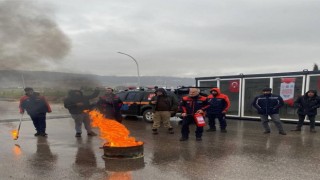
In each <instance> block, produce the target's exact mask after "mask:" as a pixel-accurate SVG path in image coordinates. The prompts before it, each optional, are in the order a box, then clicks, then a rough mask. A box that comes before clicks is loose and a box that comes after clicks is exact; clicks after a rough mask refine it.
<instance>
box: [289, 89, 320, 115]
mask: <svg viewBox="0 0 320 180" xmlns="http://www.w3.org/2000/svg"><path fill="white" fill-rule="evenodd" d="M308 92H309V91H308ZM308 92H306V93H305V94H304V95H303V96H300V97H298V99H297V100H296V101H295V102H294V105H295V107H298V111H297V113H298V114H299V115H309V116H315V115H317V108H319V107H320V98H319V96H318V95H317V92H315V94H314V96H313V97H308Z"/></svg>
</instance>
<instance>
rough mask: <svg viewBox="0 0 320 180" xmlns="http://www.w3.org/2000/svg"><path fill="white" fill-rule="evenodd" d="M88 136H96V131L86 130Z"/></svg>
mask: <svg viewBox="0 0 320 180" xmlns="http://www.w3.org/2000/svg"><path fill="white" fill-rule="evenodd" d="M87 135H88V136H96V135H97V133H95V132H93V131H91V132H88V134H87Z"/></svg>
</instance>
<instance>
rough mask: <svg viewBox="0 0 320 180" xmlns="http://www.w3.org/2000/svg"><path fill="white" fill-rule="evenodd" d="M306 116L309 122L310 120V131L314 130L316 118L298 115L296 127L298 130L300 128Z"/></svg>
mask: <svg viewBox="0 0 320 180" xmlns="http://www.w3.org/2000/svg"><path fill="white" fill-rule="evenodd" d="M306 116H308V118H309V120H310V129H314V128H315V123H316V122H315V119H316V116H315V115H314V116H309V115H300V114H299V122H298V125H297V127H298V128H301V127H302V126H303V122H304V119H305V117H306Z"/></svg>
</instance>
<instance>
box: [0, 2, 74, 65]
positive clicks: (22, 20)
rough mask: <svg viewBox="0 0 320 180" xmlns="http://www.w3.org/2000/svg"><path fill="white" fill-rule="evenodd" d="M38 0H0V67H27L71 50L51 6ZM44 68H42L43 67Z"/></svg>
mask: <svg viewBox="0 0 320 180" xmlns="http://www.w3.org/2000/svg"><path fill="white" fill-rule="evenodd" d="M32 2H37V1H20V0H7V1H0V42H1V43H0V69H2V70H4V69H28V70H32V69H33V68H34V67H39V66H40V67H41V66H45V64H46V63H58V62H59V61H61V60H62V59H63V57H65V56H66V55H67V54H68V52H69V51H70V40H69V38H68V37H67V36H66V35H65V34H64V33H63V32H62V31H61V30H60V29H59V27H58V26H57V24H56V23H55V21H54V20H53V19H54V18H53V17H54V16H53V13H52V9H50V8H48V7H45V6H43V5H42V6H41V5H40V4H35V3H32ZM44 69H45V68H44Z"/></svg>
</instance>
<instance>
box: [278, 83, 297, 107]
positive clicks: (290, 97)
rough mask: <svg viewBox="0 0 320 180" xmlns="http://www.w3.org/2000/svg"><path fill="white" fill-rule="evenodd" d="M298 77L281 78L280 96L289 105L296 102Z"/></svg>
mask: <svg viewBox="0 0 320 180" xmlns="http://www.w3.org/2000/svg"><path fill="white" fill-rule="evenodd" d="M295 81H296V78H281V85H280V96H281V97H282V99H283V101H284V102H285V103H287V104H288V105H289V106H293V103H294V86H295Z"/></svg>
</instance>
